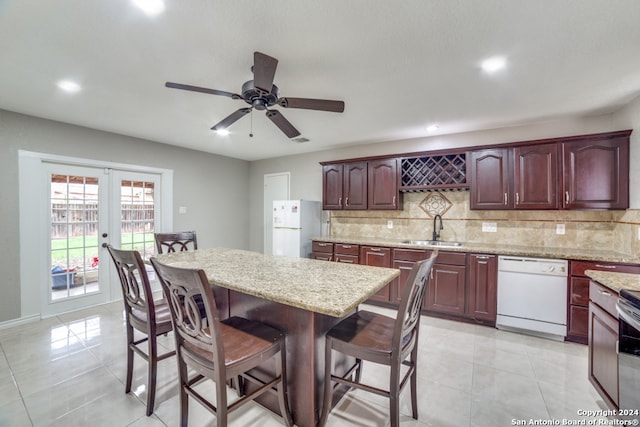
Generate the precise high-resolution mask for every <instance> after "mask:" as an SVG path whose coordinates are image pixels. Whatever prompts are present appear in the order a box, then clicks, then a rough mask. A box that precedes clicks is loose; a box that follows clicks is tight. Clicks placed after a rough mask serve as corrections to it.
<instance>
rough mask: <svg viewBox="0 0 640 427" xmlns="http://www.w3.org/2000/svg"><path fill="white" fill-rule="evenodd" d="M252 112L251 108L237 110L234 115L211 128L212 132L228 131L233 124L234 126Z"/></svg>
mask: <svg viewBox="0 0 640 427" xmlns="http://www.w3.org/2000/svg"><path fill="white" fill-rule="evenodd" d="M250 112H251V108H241V109H239V110H236V111H234V112H233V113H231V114H229V115H228V116H227V117H225V118H224V119H222V120H220V121H219V122H218V123H217V124H216V125H215V126H214V127H212V128H211V130H221V129H226V128H228V127H229V126H231V125H232V124H234V123H235V122H236V121H238V119H240V118H242V117H244V116H245V115H246V114H249V113H250Z"/></svg>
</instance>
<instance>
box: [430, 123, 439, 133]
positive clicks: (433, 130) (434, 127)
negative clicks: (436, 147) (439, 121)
mask: <svg viewBox="0 0 640 427" xmlns="http://www.w3.org/2000/svg"><path fill="white" fill-rule="evenodd" d="M438 129H440V126H438V125H436V124H433V125H430V126H427V132H435V131H437V130H438Z"/></svg>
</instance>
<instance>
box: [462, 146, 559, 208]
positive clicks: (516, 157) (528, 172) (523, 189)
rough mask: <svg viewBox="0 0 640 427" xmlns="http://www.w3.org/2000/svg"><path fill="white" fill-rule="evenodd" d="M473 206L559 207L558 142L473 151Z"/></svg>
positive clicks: (471, 156)
mask: <svg viewBox="0 0 640 427" xmlns="http://www.w3.org/2000/svg"><path fill="white" fill-rule="evenodd" d="M468 167H469V170H470V173H471V186H470V189H471V209H492V210H503V209H557V208H558V197H557V194H558V145H557V144H540V145H532V146H519V147H515V148H494V149H487V150H478V151H472V152H470V153H469V166H468Z"/></svg>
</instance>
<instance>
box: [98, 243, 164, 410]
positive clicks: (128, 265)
mask: <svg viewBox="0 0 640 427" xmlns="http://www.w3.org/2000/svg"><path fill="white" fill-rule="evenodd" d="M107 250H108V251H109V254H110V255H111V259H113V263H114V264H115V266H116V270H117V271H118V276H119V277H120V286H121V288H122V297H123V300H124V313H125V322H126V327H127V380H126V384H125V393H129V392H130V391H131V382H132V378H133V354H134V353H136V354H138V355H139V356H140V357H142V358H143V359H144V360H145V361H146V362H147V363H148V365H149V366H148V367H149V372H148V376H147V416H149V415H151V414H152V413H153V405H154V401H155V397H156V377H157V371H158V362H159V361H160V360H164V359H166V358H168V357H171V356H173V355H174V354H176V352H175V351H170V352H166V353H163V354H158V343H157V340H156V336H158V335H163V334H166V333H168V332H169V331H171V330H172V329H173V328H172V326H171V315H170V312H169V305H168V304H167V303H166V301H164V300H158V301H154V300H153V293H152V292H151V285H150V284H149V277H148V276H147V271H146V269H145V265H144V262H143V261H142V257H141V256H140V253H139V252H138V251H125V250H120V249H115V248H113V247H112V246H111V245H108V246H107ZM134 329H136V330H138V331H140V332H142V333H143V334H144V335H145V336H144V337H143V338H141V339H138V340H136V339H135V338H134ZM145 342H146V343H147V346H148V349H147V352H145V351H144V350H143V349H142V348H141V347H140V344H142V343H145Z"/></svg>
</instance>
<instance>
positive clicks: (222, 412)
mask: <svg viewBox="0 0 640 427" xmlns="http://www.w3.org/2000/svg"><path fill="white" fill-rule="evenodd" d="M215 385H216V421H217V423H216V425H217V426H218V427H227V417H228V414H229V405H228V403H227V383H226V382H225V381H215Z"/></svg>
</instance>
